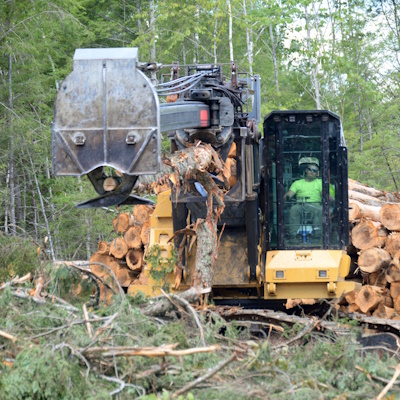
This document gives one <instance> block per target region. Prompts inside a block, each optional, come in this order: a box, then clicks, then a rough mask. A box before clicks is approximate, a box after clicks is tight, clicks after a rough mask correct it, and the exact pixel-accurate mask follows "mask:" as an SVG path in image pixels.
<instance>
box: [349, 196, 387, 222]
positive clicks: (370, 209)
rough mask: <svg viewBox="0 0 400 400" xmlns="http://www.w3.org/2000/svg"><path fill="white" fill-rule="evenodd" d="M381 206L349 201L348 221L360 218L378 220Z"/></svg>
mask: <svg viewBox="0 0 400 400" xmlns="http://www.w3.org/2000/svg"><path fill="white" fill-rule="evenodd" d="M380 210H381V207H376V206H368V205H366V204H362V203H360V202H358V201H355V200H353V201H350V202H349V221H355V220H357V219H361V218H367V219H371V220H372V221H377V222H378V221H380V216H379V212H380Z"/></svg>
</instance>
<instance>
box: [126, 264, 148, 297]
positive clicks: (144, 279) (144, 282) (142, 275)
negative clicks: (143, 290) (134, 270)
mask: <svg viewBox="0 0 400 400" xmlns="http://www.w3.org/2000/svg"><path fill="white" fill-rule="evenodd" d="M148 284H149V280H148V278H147V276H146V274H145V271H144V270H143V271H142V272H141V273H140V274H139V276H138V277H137V278H136V279H135V280H134V281H133V282H132V283H131V284H130V285H129V287H128V294H129V293H130V294H136V293H137V291H136V290H135V289H134V288H133V287H132V285H145V286H146V285H148Z"/></svg>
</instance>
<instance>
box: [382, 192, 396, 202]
mask: <svg viewBox="0 0 400 400" xmlns="http://www.w3.org/2000/svg"><path fill="white" fill-rule="evenodd" d="M384 198H385V201H386V202H387V203H399V202H400V197H399V193H390V192H386V193H385V196H384Z"/></svg>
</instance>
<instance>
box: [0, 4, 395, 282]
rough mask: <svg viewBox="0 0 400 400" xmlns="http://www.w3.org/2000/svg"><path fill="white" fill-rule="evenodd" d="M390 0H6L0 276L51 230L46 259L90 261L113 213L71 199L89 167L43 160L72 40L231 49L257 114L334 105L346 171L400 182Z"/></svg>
mask: <svg viewBox="0 0 400 400" xmlns="http://www.w3.org/2000/svg"><path fill="white" fill-rule="evenodd" d="M399 7H400V3H399V2H398V1H397V0H388V1H363V0H355V1H353V0H348V1H344V0H323V1H315V2H312V1H309V0H296V1H294V0H281V1H273V0H269V1H262V0H218V1H216V0H197V1H195V0H181V1H171V0H147V1H144V0H107V1H106V0H53V1H45V0H3V1H2V2H1V4H0V79H1V80H0V109H1V112H0V131H1V135H0V204H1V206H0V231H1V234H0V263H1V264H0V265H1V266H2V268H1V271H0V281H1V280H2V279H6V278H7V277H8V276H11V275H13V274H14V273H15V272H16V270H18V269H20V267H21V265H25V264H26V263H27V262H28V261H29V259H31V260H32V262H33V260H34V257H35V254H34V246H31V245H29V243H33V242H36V243H38V242H39V243H43V240H44V237H46V236H47V237H48V238H49V241H48V243H47V250H48V255H49V257H50V258H52V259H86V258H88V257H89V256H90V254H91V253H93V252H94V251H95V249H96V247H97V242H98V241H99V240H102V239H107V238H108V236H109V235H110V234H111V229H112V223H111V221H112V219H113V217H114V216H115V213H116V210H104V209H96V210H85V211H83V210H77V209H75V208H74V205H75V204H76V203H78V202H79V201H82V200H86V199H89V198H92V197H95V193H94V190H93V189H92V187H91V185H90V183H89V182H88V181H87V179H86V178H69V177H62V178H56V177H54V176H53V174H52V171H51V122H52V119H53V105H54V99H55V97H56V93H57V89H58V87H59V85H60V84H61V82H62V80H63V79H64V78H65V77H66V76H67V75H68V74H69V72H70V71H71V69H72V58H73V54H74V50H75V49H76V48H88V47H132V46H136V47H138V48H139V59H140V61H158V62H161V63H164V64H169V63H173V62H179V63H180V64H181V65H182V64H190V63H195V62H199V63H221V62H229V61H230V60H236V61H237V63H238V65H239V67H240V68H241V69H242V70H247V71H249V72H250V73H254V74H259V75H260V76H261V85H262V95H261V101H262V115H263V116H265V115H267V114H268V113H269V112H270V111H272V110H275V109H329V110H331V111H333V112H335V113H337V114H338V115H339V116H340V117H341V119H342V122H343V126H344V133H345V137H346V141H347V146H348V149H349V173H350V177H351V178H354V179H356V180H360V181H362V182H363V183H365V184H369V185H372V186H375V187H378V188H380V189H387V190H391V191H398V190H399V189H400V175H399V171H400V158H399V157H398V154H399V153H400V151H399V150H400V140H399V139H400V110H399V108H400V102H399V95H400V59H399V56H400V52H399V50H400V10H399Z"/></svg>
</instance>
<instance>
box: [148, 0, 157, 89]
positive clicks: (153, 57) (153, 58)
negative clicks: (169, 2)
mask: <svg viewBox="0 0 400 400" xmlns="http://www.w3.org/2000/svg"><path fill="white" fill-rule="evenodd" d="M149 1H150V3H149V8H150V41H151V45H150V61H151V62H156V59H157V57H156V42H157V38H156V17H155V16H156V5H155V1H154V0H149ZM151 80H152V82H153V83H156V81H157V75H156V70H155V69H154V70H152V71H151Z"/></svg>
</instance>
